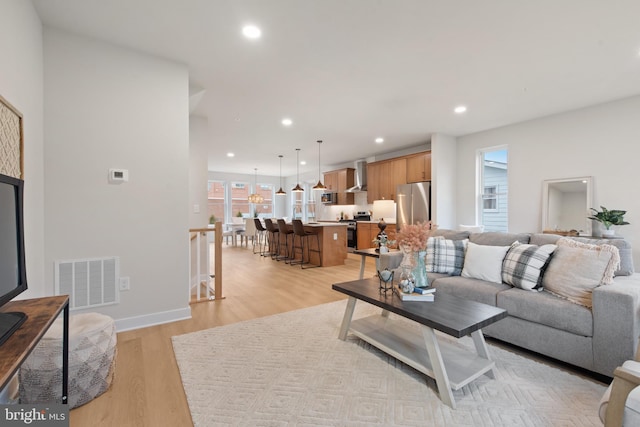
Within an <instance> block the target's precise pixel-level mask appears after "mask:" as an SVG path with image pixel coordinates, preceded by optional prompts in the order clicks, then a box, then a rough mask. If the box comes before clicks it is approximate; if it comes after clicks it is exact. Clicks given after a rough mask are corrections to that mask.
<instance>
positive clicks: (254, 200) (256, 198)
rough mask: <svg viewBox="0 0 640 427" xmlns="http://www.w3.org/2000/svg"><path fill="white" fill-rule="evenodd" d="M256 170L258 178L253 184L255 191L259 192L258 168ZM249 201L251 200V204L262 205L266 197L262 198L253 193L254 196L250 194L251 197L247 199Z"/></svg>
mask: <svg viewBox="0 0 640 427" xmlns="http://www.w3.org/2000/svg"><path fill="white" fill-rule="evenodd" d="M254 170H255V171H256V178H255V181H254V182H253V189H254V191H258V168H254ZM247 200H249V203H262V202H264V197H262V196H261V195H259V194H258V193H253V194H249V197H247Z"/></svg>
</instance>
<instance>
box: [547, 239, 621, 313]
mask: <svg viewBox="0 0 640 427" xmlns="http://www.w3.org/2000/svg"><path fill="white" fill-rule="evenodd" d="M557 245H558V248H557V249H556V250H555V252H554V254H553V257H552V258H551V262H550V263H549V266H548V267H547V270H546V272H545V273H544V276H543V278H542V286H543V287H544V289H545V290H547V291H549V292H551V293H553V294H555V295H557V296H560V297H562V298H566V299H568V300H569V301H571V302H574V303H576V304H580V305H583V306H585V307H588V308H591V306H592V302H591V293H592V292H593V289H595V288H596V287H598V286H600V285H607V284H611V283H612V282H613V273H614V272H615V270H616V268H618V266H619V265H620V254H619V253H618V248H616V247H615V246H612V245H590V244H587V243H582V242H578V241H575V240H572V239H566V238H562V239H560V240H558V242H557Z"/></svg>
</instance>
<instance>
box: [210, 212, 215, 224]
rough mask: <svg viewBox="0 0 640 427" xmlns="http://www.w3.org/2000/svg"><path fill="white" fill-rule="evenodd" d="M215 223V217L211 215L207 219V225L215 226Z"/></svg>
mask: <svg viewBox="0 0 640 427" xmlns="http://www.w3.org/2000/svg"><path fill="white" fill-rule="evenodd" d="M215 223H216V216H215V215H213V214H212V215H211V216H210V217H209V224H215Z"/></svg>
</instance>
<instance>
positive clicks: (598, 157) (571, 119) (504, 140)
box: [457, 96, 640, 269]
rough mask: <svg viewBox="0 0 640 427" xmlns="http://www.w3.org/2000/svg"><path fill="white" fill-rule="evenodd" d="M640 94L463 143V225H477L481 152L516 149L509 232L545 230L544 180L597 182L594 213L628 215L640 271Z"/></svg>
mask: <svg viewBox="0 0 640 427" xmlns="http://www.w3.org/2000/svg"><path fill="white" fill-rule="evenodd" d="M639 111H640V96H636V97H632V98H627V99H623V100H620V101H616V102H611V103H607V104H601V105H597V106H593V107H589V108H584V109H581V110H576V111H572V112H568V113H564V114H558V115H555V116H550V117H544V118H540V119H536V120H531V121H528V122H525V123H520V124H516V125H512V126H506V127H503V128H498V129H493V130H489V131H486V132H481V133H477V134H473V135H467V136H463V137H460V138H458V158H457V179H458V184H457V205H458V209H457V212H458V222H460V223H467V222H470V221H473V220H474V212H475V199H474V188H475V187H474V182H475V164H476V163H475V162H476V160H475V156H476V151H477V150H478V149H480V148H485V147H492V146H496V145H503V144H504V145H507V146H508V149H509V171H508V175H509V230H510V231H514V232H528V231H539V230H540V229H541V205H542V181H543V180H545V179H560V178H572V177H580V176H593V177H594V199H593V200H594V201H593V204H594V207H599V206H600V205H604V206H605V207H607V208H609V209H623V210H627V211H628V214H627V215H626V216H625V219H626V220H627V221H629V222H630V223H631V225H626V226H623V227H620V228H619V229H618V231H617V232H618V234H620V235H622V236H624V237H625V238H626V239H627V240H629V241H631V243H632V244H633V245H634V247H635V249H634V259H635V263H636V265H637V266H638V268H639V269H640V247H639V245H640V198H638V197H636V195H635V191H634V188H635V184H636V181H637V170H638V158H639V156H640V146H639V145H638V141H640V120H638V112H639Z"/></svg>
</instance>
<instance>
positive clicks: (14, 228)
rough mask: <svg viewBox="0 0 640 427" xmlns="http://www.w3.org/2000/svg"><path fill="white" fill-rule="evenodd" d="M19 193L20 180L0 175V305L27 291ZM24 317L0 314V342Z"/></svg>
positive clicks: (21, 315) (0, 342)
mask: <svg viewBox="0 0 640 427" xmlns="http://www.w3.org/2000/svg"><path fill="white" fill-rule="evenodd" d="M23 193H24V181H22V180H21V179H17V178H13V177H10V176H7V175H3V174H0V307H2V306H3V305H5V304H6V303H7V302H9V301H11V300H12V299H13V298H15V297H16V295H18V294H20V293H22V292H24V291H26V290H27V272H26V266H25V257H24V220H23ZM25 320H27V316H26V315H25V314H24V313H20V312H8V313H0V345H2V343H4V342H5V341H6V340H7V339H8V338H9V337H10V336H11V334H13V333H14V332H15V331H16V330H17V329H18V328H19V327H20V325H22V323H24V321H25Z"/></svg>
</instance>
